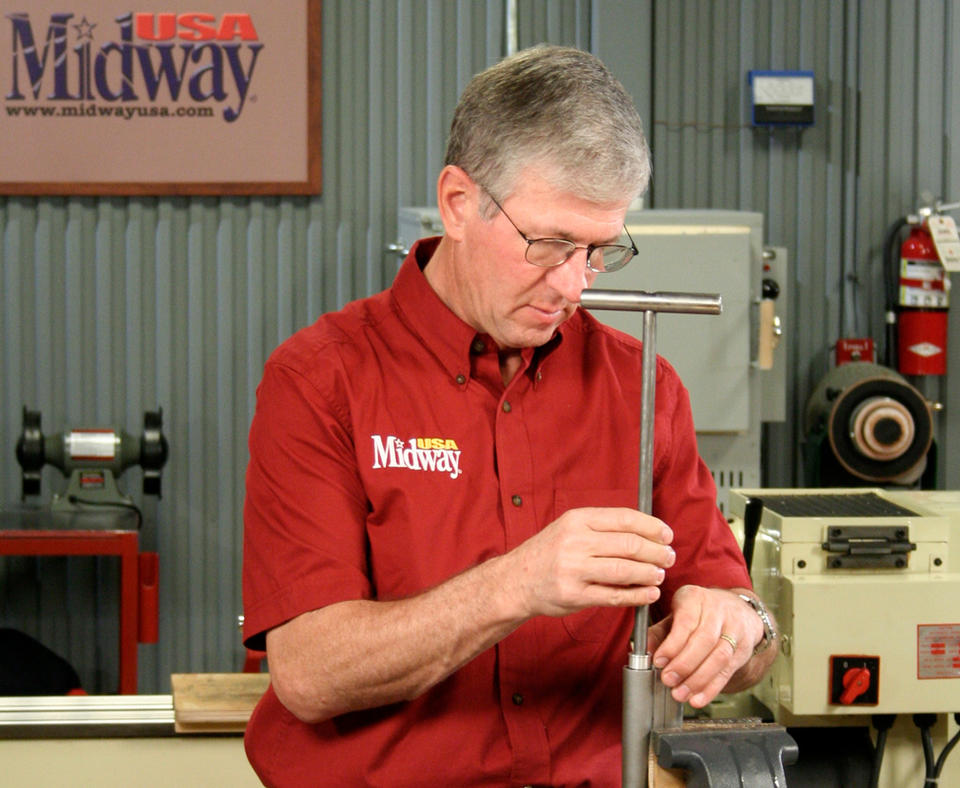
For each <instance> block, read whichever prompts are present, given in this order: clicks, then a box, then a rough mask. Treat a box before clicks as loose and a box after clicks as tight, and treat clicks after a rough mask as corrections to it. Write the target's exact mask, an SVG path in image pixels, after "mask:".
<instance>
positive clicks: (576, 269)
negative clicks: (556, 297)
mask: <svg viewBox="0 0 960 788" xmlns="http://www.w3.org/2000/svg"><path fill="white" fill-rule="evenodd" d="M595 276H596V274H595V273H594V272H593V271H591V270H590V269H589V268H588V267H587V250H586V249H577V250H576V251H575V252H574V253H573V254H572V255H570V257H568V258H567V260H566V262H565V263H563V264H562V265H558V266H554V267H553V268H550V269H549V270H548V271H547V283H548V284H549V285H550V286H551V287H552V288H553V289H554V290H556V291H557V292H558V293H559V294H560V295H562V296H563V297H564V298H565V299H566V300H567V301H569V302H570V303H572V304H576V303H578V302H579V301H580V294H581V293H582V292H583V291H584V290H586V289H587V288H588V287H590V284H591V283H592V282H593V278H594V277H595Z"/></svg>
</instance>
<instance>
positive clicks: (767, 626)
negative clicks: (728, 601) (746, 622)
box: [737, 594, 777, 655]
mask: <svg viewBox="0 0 960 788" xmlns="http://www.w3.org/2000/svg"><path fill="white" fill-rule="evenodd" d="M737 596H738V597H740V598H741V599H742V600H743V601H744V602H746V603H747V604H748V605H750V607H752V608H753V610H754V612H755V613H756V614H757V615H758V616H759V617H760V621H761V622H762V623H763V639H762V640H761V641H760V642H759V643H757V645H756V647H755V648H754V649H753V653H754V655H756V654H760V653H762V652H764V651H766V650H767V649H768V648H770V646H772V645H773V644H774V641H776V639H777V630H776V629H774V628H773V622H772V621H771V620H770V614H769V613H768V612H767V608H766V605H764V604H763V602H761V601H760V600H759V599H755V598H754V597H752V596H747V595H746V594H737Z"/></svg>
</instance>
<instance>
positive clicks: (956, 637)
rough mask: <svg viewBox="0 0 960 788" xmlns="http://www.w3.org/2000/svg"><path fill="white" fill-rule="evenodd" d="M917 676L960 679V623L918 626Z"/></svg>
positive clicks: (922, 677)
mask: <svg viewBox="0 0 960 788" xmlns="http://www.w3.org/2000/svg"><path fill="white" fill-rule="evenodd" d="M917 678H918V679H960V624H920V625H919V626H917Z"/></svg>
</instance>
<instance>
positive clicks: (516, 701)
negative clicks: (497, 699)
mask: <svg viewBox="0 0 960 788" xmlns="http://www.w3.org/2000/svg"><path fill="white" fill-rule="evenodd" d="M513 705H514V706H522V705H523V695H521V694H520V693H519V692H514V693H513Z"/></svg>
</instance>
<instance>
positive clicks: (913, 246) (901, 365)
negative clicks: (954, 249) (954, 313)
mask: <svg viewBox="0 0 960 788" xmlns="http://www.w3.org/2000/svg"><path fill="white" fill-rule="evenodd" d="M907 224H910V225H912V226H911V227H910V234H909V235H908V236H907V238H906V239H905V240H904V241H903V243H902V244H901V245H900V249H899V255H898V257H897V258H896V259H895V263H896V276H895V278H893V283H894V284H895V287H896V294H895V296H894V293H892V292H888V311H887V321H888V334H887V352H888V363H890V365H891V366H896V368H897V369H898V370H899V371H900V373H901V374H903V375H944V374H946V372H947V309H948V307H949V302H950V278H949V277H948V276H947V275H946V272H945V270H944V267H943V264H942V263H941V261H940V256H939V255H938V254H937V249H936V246H934V243H933V238H932V237H931V236H930V232H929V229H928V227H927V223H926V220H925V219H921V218H919V217H909V218H905V219H901V220H899V221H898V222H897V224H896V225H894V227H893V228H891V231H890V234H889V235H888V248H889V247H892V246H893V245H894V244H895V243H896V240H897V238H898V237H899V235H900V231H901V230H902V228H903V227H904V226H906V225H907ZM890 251H892V249H891V250H890ZM893 262H894V260H891V263H893ZM891 267H893V266H891ZM891 307H892V308H891ZM894 347H895V348H896V363H895V364H893V363H892V362H893V359H892V358H890V355H891V353H892V350H893V348H894Z"/></svg>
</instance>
